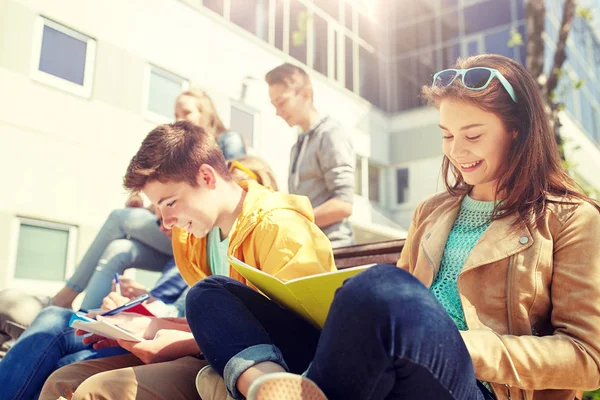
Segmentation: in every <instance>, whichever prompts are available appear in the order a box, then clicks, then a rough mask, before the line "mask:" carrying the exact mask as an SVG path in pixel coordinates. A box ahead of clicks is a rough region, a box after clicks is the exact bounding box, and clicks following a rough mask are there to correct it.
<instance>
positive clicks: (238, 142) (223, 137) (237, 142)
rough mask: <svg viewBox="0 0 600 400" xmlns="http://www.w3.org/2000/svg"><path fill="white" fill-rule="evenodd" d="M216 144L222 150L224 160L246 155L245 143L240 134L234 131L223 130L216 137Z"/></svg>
mask: <svg viewBox="0 0 600 400" xmlns="http://www.w3.org/2000/svg"><path fill="white" fill-rule="evenodd" d="M217 144H218V145H219V148H220V149H221V151H222V152H223V156H224V157H225V160H233V159H235V158H239V157H243V156H245V155H246V145H245V144H244V139H243V137H242V135H241V134H239V133H238V132H236V131H225V132H223V133H221V134H220V135H219V136H218V137H217Z"/></svg>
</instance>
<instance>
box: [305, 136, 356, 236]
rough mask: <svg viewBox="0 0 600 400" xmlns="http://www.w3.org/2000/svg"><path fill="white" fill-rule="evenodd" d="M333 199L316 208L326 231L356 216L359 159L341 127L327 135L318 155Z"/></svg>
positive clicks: (319, 221)
mask: <svg viewBox="0 0 600 400" xmlns="http://www.w3.org/2000/svg"><path fill="white" fill-rule="evenodd" d="M317 157H318V160H319V165H320V166H321V172H322V173H323V177H324V179H325V184H326V185H327V189H328V190H329V192H330V193H331V198H330V199H329V200H327V201H326V202H324V203H323V204H320V205H318V206H317V207H315V209H314V211H315V223H316V224H317V225H318V226H320V227H325V226H328V225H331V224H333V223H336V222H339V221H341V220H343V219H344V218H348V217H349V216H350V215H352V203H353V201H354V173H355V172H354V164H355V163H356V156H355V153H354V149H353V148H352V143H351V142H350V139H349V138H348V137H346V136H345V135H344V132H343V131H342V129H341V127H340V128H338V129H332V130H329V131H327V132H323V135H322V138H321V143H320V145H319V153H318V154H317Z"/></svg>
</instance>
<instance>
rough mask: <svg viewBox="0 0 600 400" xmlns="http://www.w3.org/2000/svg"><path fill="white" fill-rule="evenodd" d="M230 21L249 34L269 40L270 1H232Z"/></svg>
mask: <svg viewBox="0 0 600 400" xmlns="http://www.w3.org/2000/svg"><path fill="white" fill-rule="evenodd" d="M230 1H231V11H230V16H229V17H230V19H231V22H233V23H234V24H236V25H239V26H241V27H242V28H244V29H245V30H247V31H248V32H250V33H252V34H253V35H255V36H257V37H259V38H260V39H262V40H264V41H267V40H268V29H267V26H268V20H269V1H268V0H230Z"/></svg>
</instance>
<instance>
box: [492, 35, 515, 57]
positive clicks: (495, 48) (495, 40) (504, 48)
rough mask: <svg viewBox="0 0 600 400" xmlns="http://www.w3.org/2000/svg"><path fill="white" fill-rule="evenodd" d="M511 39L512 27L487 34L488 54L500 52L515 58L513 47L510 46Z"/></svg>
mask: <svg viewBox="0 0 600 400" xmlns="http://www.w3.org/2000/svg"><path fill="white" fill-rule="evenodd" d="M509 40H510V29H508V28H507V29H502V30H501V31H499V32H496V33H490V34H487V35H485V52H486V53H488V54H492V53H493V54H500V55H503V56H506V57H510V58H513V56H514V54H513V49H512V47H508V42H509Z"/></svg>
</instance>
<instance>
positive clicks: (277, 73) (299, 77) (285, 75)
mask: <svg viewBox="0 0 600 400" xmlns="http://www.w3.org/2000/svg"><path fill="white" fill-rule="evenodd" d="M265 81H266V82H267V84H268V85H269V86H271V85H277V84H281V85H285V86H287V87H288V88H290V89H294V90H298V89H301V88H309V89H310V90H311V93H312V82H311V81H310V77H309V76H308V74H307V73H306V71H304V70H303V69H302V68H300V67H298V66H296V65H294V64H290V63H285V64H281V65H280V66H278V67H275V68H273V69H272V70H270V71H269V72H267V75H265Z"/></svg>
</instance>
